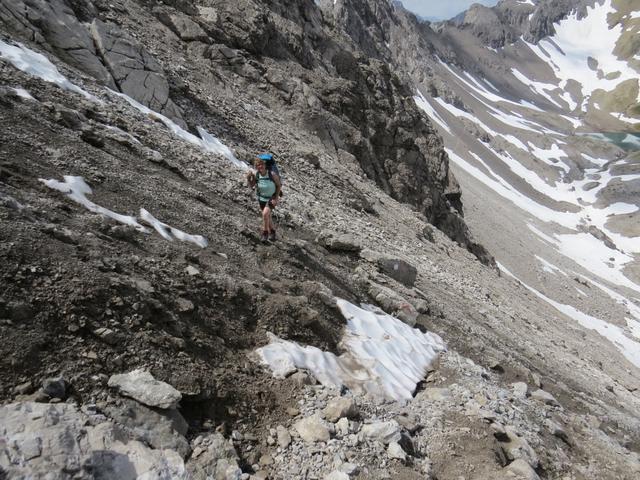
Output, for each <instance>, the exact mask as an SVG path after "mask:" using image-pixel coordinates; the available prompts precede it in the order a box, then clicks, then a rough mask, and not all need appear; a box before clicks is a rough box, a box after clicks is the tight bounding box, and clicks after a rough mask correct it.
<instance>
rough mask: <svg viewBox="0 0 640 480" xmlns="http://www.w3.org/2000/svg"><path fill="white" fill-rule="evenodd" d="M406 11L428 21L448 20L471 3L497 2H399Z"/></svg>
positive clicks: (492, 1)
mask: <svg viewBox="0 0 640 480" xmlns="http://www.w3.org/2000/svg"><path fill="white" fill-rule="evenodd" d="M401 1H402V4H403V5H404V7H405V8H406V9H407V10H411V11H412V12H414V13H416V14H418V15H420V16H422V17H425V18H428V19H429V20H448V19H449V18H452V17H455V16H456V15H457V14H459V13H460V12H462V11H464V10H466V9H467V8H469V6H470V5H471V4H472V3H482V4H483V5H489V6H491V5H495V4H496V3H498V0H446V1H442V0H401Z"/></svg>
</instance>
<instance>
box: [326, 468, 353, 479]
mask: <svg viewBox="0 0 640 480" xmlns="http://www.w3.org/2000/svg"><path fill="white" fill-rule="evenodd" d="M324 480H349V475H347V474H346V473H344V472H341V471H339V470H334V471H333V472H331V473H330V474H329V475H327V476H325V477H324Z"/></svg>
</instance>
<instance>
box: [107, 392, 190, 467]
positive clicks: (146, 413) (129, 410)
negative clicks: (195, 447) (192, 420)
mask: <svg viewBox="0 0 640 480" xmlns="http://www.w3.org/2000/svg"><path fill="white" fill-rule="evenodd" d="M104 413H105V415H107V416H108V417H110V418H111V419H113V420H114V421H115V422H116V423H118V424H119V425H121V426H122V427H123V428H124V429H125V430H126V431H128V432H129V433H130V434H131V436H132V437H133V438H139V439H141V440H144V441H145V442H146V443H147V444H149V445H150V446H152V447H153V448H156V449H160V450H163V449H170V450H176V451H177V452H178V453H179V454H180V456H181V457H182V458H186V457H187V456H188V455H189V453H191V448H190V447H189V442H188V441H187V439H186V438H185V437H184V436H185V435H186V434H187V430H188V428H189V426H188V424H187V422H186V421H185V419H184V418H183V417H182V415H181V414H180V412H178V411H177V410H154V409H151V408H149V407H146V406H144V405H141V404H140V403H138V402H135V401H133V400H128V399H123V401H122V402H121V404H120V405H109V406H108V407H106V408H105V409H104Z"/></svg>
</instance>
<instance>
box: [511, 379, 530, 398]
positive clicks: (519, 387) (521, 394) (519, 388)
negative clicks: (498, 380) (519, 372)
mask: <svg viewBox="0 0 640 480" xmlns="http://www.w3.org/2000/svg"><path fill="white" fill-rule="evenodd" d="M511 389H512V390H513V396H514V397H516V398H526V396H527V391H528V387H527V384H526V383H524V382H516V383H512V384H511Z"/></svg>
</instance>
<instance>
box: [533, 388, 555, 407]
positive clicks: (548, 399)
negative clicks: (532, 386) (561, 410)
mask: <svg viewBox="0 0 640 480" xmlns="http://www.w3.org/2000/svg"><path fill="white" fill-rule="evenodd" d="M531 398H533V399H534V400H538V401H539V402H542V403H544V404H546V405H553V406H556V407H559V406H560V403H559V402H558V401H557V400H556V398H555V397H554V396H553V395H551V394H550V393H549V392H547V391H546V390H542V389H538V390H536V391H535V392H533V393H532V394H531Z"/></svg>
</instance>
